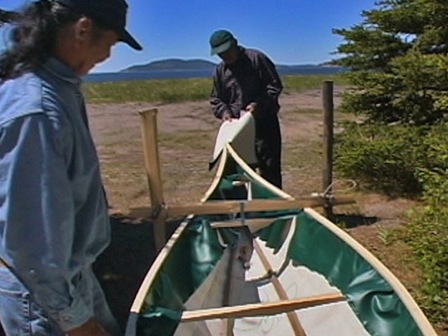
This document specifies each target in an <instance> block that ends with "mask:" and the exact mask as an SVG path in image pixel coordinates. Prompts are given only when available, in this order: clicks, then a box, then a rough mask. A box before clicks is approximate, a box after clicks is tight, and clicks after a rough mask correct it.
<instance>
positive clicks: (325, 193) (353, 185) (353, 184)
mask: <svg viewBox="0 0 448 336" xmlns="http://www.w3.org/2000/svg"><path fill="white" fill-rule="evenodd" d="M341 183H345V184H350V186H349V187H346V188H344V189H338V190H337V191H338V192H339V193H347V192H349V191H351V190H353V189H355V188H356V187H357V185H358V184H357V183H356V181H355V180H351V179H347V180H334V181H333V182H332V183H331V184H330V185H329V186H328V187H327V188H326V189H325V190H324V191H323V192H322V193H316V192H314V193H311V196H312V197H323V198H328V197H331V194H333V193H334V192H335V191H334V190H332V189H333V186H335V185H336V184H341Z"/></svg>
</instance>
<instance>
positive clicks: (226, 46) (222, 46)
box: [211, 40, 233, 55]
mask: <svg viewBox="0 0 448 336" xmlns="http://www.w3.org/2000/svg"><path fill="white" fill-rule="evenodd" d="M232 42H233V41H231V40H230V41H227V42H225V43H223V44H220V45H219V46H217V47H214V48H212V51H211V54H212V55H216V54H221V53H223V52H226V51H227V50H229V49H230V47H231V46H232Z"/></svg>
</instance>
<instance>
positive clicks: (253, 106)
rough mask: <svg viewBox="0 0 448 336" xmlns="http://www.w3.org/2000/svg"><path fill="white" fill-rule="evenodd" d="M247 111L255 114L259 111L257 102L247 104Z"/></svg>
mask: <svg viewBox="0 0 448 336" xmlns="http://www.w3.org/2000/svg"><path fill="white" fill-rule="evenodd" d="M246 112H249V113H252V114H255V113H256V112H257V103H250V104H249V105H247V106H246Z"/></svg>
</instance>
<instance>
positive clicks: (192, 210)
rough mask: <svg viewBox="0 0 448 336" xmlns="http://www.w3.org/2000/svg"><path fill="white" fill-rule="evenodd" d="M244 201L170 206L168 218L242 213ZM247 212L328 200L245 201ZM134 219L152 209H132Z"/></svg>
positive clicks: (346, 200) (340, 201)
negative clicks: (241, 207)
mask: <svg viewBox="0 0 448 336" xmlns="http://www.w3.org/2000/svg"><path fill="white" fill-rule="evenodd" d="M354 202H355V201H354V200H353V199H352V198H342V197H341V198H338V199H335V200H334V201H332V204H352V203H354ZM241 203H242V201H238V200H232V201H209V202H206V203H191V204H185V205H174V206H168V207H167V211H168V217H169V218H177V217H184V216H186V215H188V214H195V215H211V214H235V213H240V210H241V209H240V206H241ZM243 203H244V211H245V212H254V211H274V210H288V209H303V208H310V207H317V206H323V205H324V204H326V203H327V200H325V199H323V198H315V197H303V198H298V199H287V200H286V199H277V200H273V199H255V200H252V201H243ZM129 215H130V216H132V217H137V218H145V217H149V216H150V215H151V209H150V208H145V207H141V208H132V209H131V210H130V213H129Z"/></svg>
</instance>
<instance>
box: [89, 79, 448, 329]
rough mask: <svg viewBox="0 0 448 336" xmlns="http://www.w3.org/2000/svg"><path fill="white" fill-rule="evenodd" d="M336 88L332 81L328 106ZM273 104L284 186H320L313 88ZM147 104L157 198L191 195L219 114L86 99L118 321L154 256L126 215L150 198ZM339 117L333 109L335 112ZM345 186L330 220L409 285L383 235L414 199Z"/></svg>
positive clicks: (304, 190)
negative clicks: (158, 177) (154, 122)
mask: <svg viewBox="0 0 448 336" xmlns="http://www.w3.org/2000/svg"><path fill="white" fill-rule="evenodd" d="M342 90H343V88H337V87H336V88H335V97H334V103H335V107H336V108H337V106H338V105H339V103H340V93H341V92H342ZM281 105H282V110H281V114H280V115H281V127H282V134H283V143H284V152H283V157H284V158H283V160H284V165H283V168H284V185H285V191H287V192H289V193H290V194H292V195H295V196H299V195H307V194H309V193H310V192H315V191H321V190H320V186H321V167H322V165H321V163H320V161H319V158H320V154H321V153H320V150H319V148H320V147H319V146H320V143H321V142H322V132H323V131H322V126H323V123H322V117H321V114H320V112H319V111H320V110H321V109H322V97H321V92H320V91H319V90H314V91H307V92H303V93H293V94H288V93H285V94H283V96H282V98H281ZM153 107H156V108H157V109H158V131H159V140H160V145H159V146H160V160H161V171H162V177H163V181H164V192H165V201H166V202H167V203H178V202H182V201H185V200H188V201H189V202H192V201H195V200H199V199H200V197H201V195H202V193H203V192H204V191H205V190H206V188H207V186H208V185H209V183H210V181H211V178H212V177H213V175H212V173H210V172H208V171H207V170H206V169H205V167H206V165H207V163H208V160H209V159H210V155H211V153H212V148H213V139H214V135H215V134H216V130H217V128H218V127H219V122H218V121H217V120H215V119H214V118H212V117H211V114H210V111H209V106H208V102H207V101H203V102H202V101H201V102H189V103H181V104H165V105H163V104H149V103H126V104H95V105H89V106H88V113H89V118H90V127H91V129H92V133H93V135H94V138H95V141H96V143H97V147H98V151H99V156H100V160H101V163H102V169H103V176H104V180H105V187H106V192H107V194H108V197H109V201H110V208H111V209H110V212H111V219H112V229H113V232H112V244H111V246H110V247H109V248H108V249H107V250H106V251H105V253H104V254H103V255H102V257H101V258H100V260H98V262H97V263H96V265H95V269H96V272H97V274H98V276H99V278H100V281H101V283H102V285H103V287H104V289H105V291H106V294H107V296H108V299H109V302H110V304H111V306H112V309H113V311H114V313H115V314H116V316H117V318H118V320H119V322H120V324H121V325H122V326H123V328H124V326H125V324H126V319H127V314H128V311H129V307H130V305H131V303H132V300H133V298H134V296H135V294H136V291H137V289H138V287H139V285H140V283H141V281H142V279H143V277H144V275H145V273H146V272H147V270H148V268H149V267H150V265H151V263H152V262H153V260H154V258H155V253H154V242H153V237H152V229H151V223H150V222H146V221H136V220H135V219H134V218H130V217H129V216H127V215H126V213H127V210H128V209H129V208H132V207H138V206H148V205H149V204H150V199H149V197H148V191H147V190H148V188H147V184H146V182H147V181H146V178H145V171H144V168H143V167H144V165H143V153H142V150H141V140H140V117H139V115H138V113H137V111H141V110H145V109H150V108H153ZM344 118H346V117H345V116H341V115H339V114H336V118H335V119H336V120H341V119H344ZM310 148H311V149H310ZM313 153H316V155H314V154H313ZM296 157H297V159H296ZM302 159H303V160H302ZM304 162H305V163H304ZM336 178H337V177H336ZM345 187H346V186H345ZM341 188H342V189H341ZM341 188H340V189H338V188H336V187H335V189H336V193H337V192H338V190H340V191H341V192H343V191H344V186H343V187H341ZM350 192H351V194H352V195H353V196H354V197H355V199H356V205H353V206H344V207H340V208H339V207H336V208H335V209H334V211H335V214H336V217H335V218H334V221H335V222H337V223H342V224H341V225H343V226H344V227H345V228H346V229H347V231H348V232H349V233H350V234H351V235H352V236H353V237H354V238H356V239H357V240H358V241H359V242H360V243H361V244H363V245H364V246H365V247H367V248H368V249H369V250H370V251H371V252H372V253H373V254H375V255H376V256H377V257H379V258H380V260H381V261H383V263H385V264H386V265H387V266H388V267H389V268H390V269H391V270H392V272H394V273H395V274H396V275H397V277H398V278H399V279H400V280H402V282H403V283H404V284H405V286H406V287H407V288H408V289H409V290H410V291H411V293H412V292H413V290H414V289H415V288H416V287H417V286H418V280H419V276H420V275H419V273H418V270H417V268H416V267H413V266H409V265H408V264H406V258H404V257H403V247H400V246H395V245H392V246H390V245H389V244H388V239H389V235H390V232H392V230H393V229H394V228H396V227H397V226H399V225H401V223H402V215H403V214H404V213H405V212H406V211H407V210H408V209H410V208H412V207H413V206H414V205H415V204H414V202H412V201H409V200H406V199H388V198H386V197H384V196H380V195H377V194H365V193H361V192H359V191H357V190H356V189H353V190H351V191H350ZM397 249H398V250H397ZM440 335H442V333H440ZM444 335H448V333H445V334H444Z"/></svg>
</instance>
